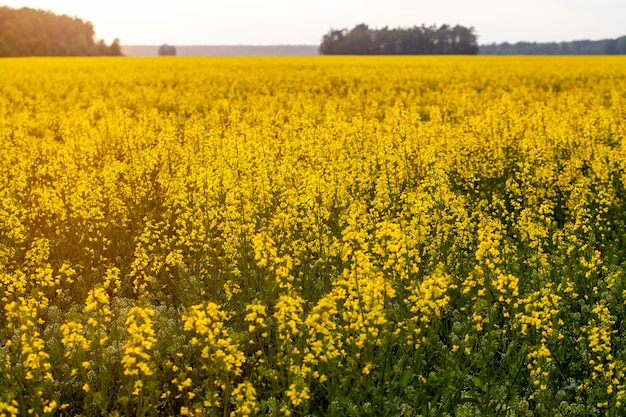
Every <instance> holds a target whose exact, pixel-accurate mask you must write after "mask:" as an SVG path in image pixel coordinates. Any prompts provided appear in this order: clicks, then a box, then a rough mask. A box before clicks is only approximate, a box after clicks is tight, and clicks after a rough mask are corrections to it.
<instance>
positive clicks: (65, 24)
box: [0, 6, 122, 57]
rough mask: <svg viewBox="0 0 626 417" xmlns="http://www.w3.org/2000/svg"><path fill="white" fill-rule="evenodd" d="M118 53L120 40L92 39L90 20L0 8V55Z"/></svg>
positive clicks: (93, 33)
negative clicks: (109, 42) (108, 42)
mask: <svg viewBox="0 0 626 417" xmlns="http://www.w3.org/2000/svg"><path fill="white" fill-rule="evenodd" d="M98 55H107V56H117V55H122V48H121V45H120V41H119V39H116V40H114V41H113V43H111V44H110V45H107V44H106V43H105V42H104V41H103V40H99V41H95V32H94V28H93V25H92V24H91V22H86V21H83V20H81V19H79V18H76V17H69V16H66V15H56V14H54V13H52V12H49V11H44V10H37V9H31V8H28V7H24V8H21V9H13V8H10V7H6V6H4V7H0V56H2V57H17V56H98Z"/></svg>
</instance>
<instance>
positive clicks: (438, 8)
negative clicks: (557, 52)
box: [0, 0, 626, 45]
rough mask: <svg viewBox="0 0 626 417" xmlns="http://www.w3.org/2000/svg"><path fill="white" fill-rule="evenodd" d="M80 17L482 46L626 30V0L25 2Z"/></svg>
mask: <svg viewBox="0 0 626 417" xmlns="http://www.w3.org/2000/svg"><path fill="white" fill-rule="evenodd" d="M0 5H7V6H10V7H13V8H20V7H31V8H35V9H44V10H50V11H52V12H54V13H57V14H66V15H70V16H76V17H79V18H81V19H83V20H88V21H90V22H91V23H93V25H94V28H95V31H96V38H97V39H104V40H105V41H106V42H107V43H110V42H111V41H112V40H113V39H115V38H119V39H120V40H121V43H122V44H123V45H160V44H163V43H168V44H171V45H318V44H319V43H320V42H321V39H322V36H323V35H324V34H325V33H327V32H328V31H329V30H330V29H331V28H332V29H343V28H352V27H354V26H355V25H357V24H359V23H365V24H367V25H369V26H370V27H372V28H382V27H384V26H388V27H390V28H393V27H407V26H415V25H418V26H419V25H421V24H425V25H427V26H430V25H433V24H435V25H441V24H449V25H456V24H459V25H462V26H467V27H472V26H473V27H474V28H475V29H476V31H475V33H476V34H477V35H478V43H479V44H487V43H493V42H497V43H500V42H511V43H514V42H518V41H530V42H550V41H557V42H559V41H571V40H580V39H592V40H596V39H606V38H617V37H620V36H624V35H626V20H625V17H624V16H626V1H625V0H523V1H522V0H429V1H424V0H385V1H380V0H378V1H373V0H265V1H262V0H219V1H216V0H196V1H191V0H177V1H174V2H172V1H169V2H164V1H160V0H151V1H146V0H135V1H133V0H125V1H122V0H106V1H90V0H30V1H29V0H26V1H19V0H17V1H4V2H2V1H0Z"/></svg>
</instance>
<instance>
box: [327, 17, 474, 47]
mask: <svg viewBox="0 0 626 417" xmlns="http://www.w3.org/2000/svg"><path fill="white" fill-rule="evenodd" d="M319 52H320V54H322V55H449V54H456V55H475V54H476V53H478V44H477V43H476V35H475V34H474V28H466V27H464V26H459V25H456V26H454V27H450V26H448V25H442V26H441V27H437V26H430V27H426V26H424V25H422V26H414V27H412V28H395V29H389V28H388V27H386V26H385V27H384V28H382V29H370V28H369V27H368V26H367V25H366V24H363V23H362V24H360V25H357V26H355V27H354V28H353V29H352V30H348V29H343V30H333V29H331V30H330V31H329V32H328V33H327V34H326V35H324V38H323V40H322V44H321V45H320V48H319Z"/></svg>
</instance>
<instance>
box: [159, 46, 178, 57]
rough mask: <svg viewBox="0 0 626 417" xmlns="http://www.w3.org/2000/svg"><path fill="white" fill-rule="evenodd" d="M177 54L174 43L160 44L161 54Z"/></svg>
mask: <svg viewBox="0 0 626 417" xmlns="http://www.w3.org/2000/svg"><path fill="white" fill-rule="evenodd" d="M175 55H176V47H175V46H173V45H168V44H166V43H164V44H163V45H161V46H159V56H175Z"/></svg>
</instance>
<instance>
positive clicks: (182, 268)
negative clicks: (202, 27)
mask: <svg viewBox="0 0 626 417" xmlns="http://www.w3.org/2000/svg"><path fill="white" fill-rule="evenodd" d="M0 79H1V80H2V82H1V83H0V151H1V154H2V158H0V416H26V415H32V416H52V415H59V416H64V415H68V416H69V415H71V416H76V415H83V416H91V415H124V416H127V415H141V416H153V415H200V416H203V415H208V416H253V415H269V416H278V415H283V416H290V415H291V416H309V415H310V416H322V415H325V416H362V415H380V416H383V415H406V416H445V415H449V416H479V415H481V416H482V415H485V416H492V415H493V416H496V415H497V416H540V415H549V416H555V415H561V416H575V415H580V416H589V415H621V414H623V413H625V412H626V331H625V330H624V326H623V320H624V318H625V316H626V309H625V301H626V276H625V268H626V224H625V222H626V214H625V213H626V191H625V189H624V184H625V183H626V158H625V157H626V155H625V151H626V59H625V58H622V57H612V58H609V57H593V58H592V57H550V58H548V57H535V58H529V57H505V58H502V57H500V58H499V57H445V58H442V57H393V58H390V57H367V58H364V57H350V58H347V57H312V58H311V57H309V58H245V59H244V58H238V59H233V58H230V59H226V58H187V59H180V58H178V59H176V58H159V59H132V58H106V59H93V58H91V59H81V58H76V59H14V60H13V59H8V60H3V61H2V66H1V67H0Z"/></svg>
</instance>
